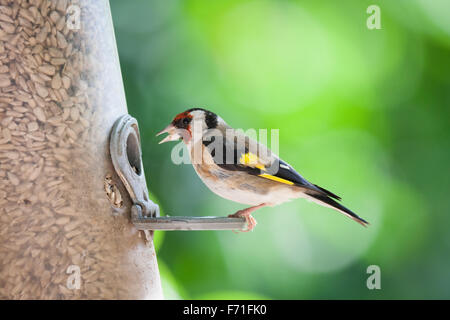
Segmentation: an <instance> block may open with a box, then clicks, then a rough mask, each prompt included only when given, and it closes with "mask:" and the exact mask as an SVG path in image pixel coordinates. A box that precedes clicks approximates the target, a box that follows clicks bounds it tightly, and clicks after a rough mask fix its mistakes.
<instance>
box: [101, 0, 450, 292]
mask: <svg viewBox="0 0 450 320" xmlns="http://www.w3.org/2000/svg"><path fill="white" fill-rule="evenodd" d="M110 3H111V9H112V14H113V21H114V26H115V31H116V37H117V44H118V50H119V55H120V60H121V67H122V73H123V78H124V84H125V90H126V95H127V102H128V108H129V112H130V114H132V115H133V116H135V117H136V118H137V119H138V120H139V125H140V130H141V134H142V140H143V152H144V154H143V157H144V165H145V171H146V175H147V180H148V184H149V188H150V192H151V193H152V194H153V196H154V198H155V199H157V200H156V201H157V202H158V203H159V205H160V207H161V209H162V211H164V212H165V213H166V214H169V215H188V216H201V215H217V216H225V215H227V214H230V213H233V212H235V211H236V210H238V209H241V208H243V206H242V205H239V204H236V203H232V202H230V201H227V200H224V199H222V198H219V197H218V196H216V195H214V194H213V193H212V192H211V191H209V190H208V189H207V187H206V186H204V185H203V183H202V182H201V181H200V179H199V178H198V177H197V176H196V173H195V172H194V170H193V168H192V167H191V165H178V166H177V165H175V164H173V163H172V162H171V160H170V156H171V151H172V148H173V147H174V145H175V144H174V143H173V144H169V143H168V144H164V145H158V144H157V142H158V141H159V140H160V139H159V138H156V137H155V133H156V132H157V131H159V130H161V129H162V128H163V127H165V126H166V125H167V124H168V123H169V122H170V121H171V119H172V117H173V116H174V115H176V114H177V113H179V112H181V111H184V110H185V109H187V108H191V107H205V108H208V109H210V110H212V111H214V112H216V113H218V114H219V115H220V116H221V117H222V118H224V119H225V120H226V121H227V122H228V123H229V124H230V125H232V126H233V127H235V128H243V129H248V128H267V129H280V156H281V158H283V159H284V160H286V161H287V162H289V163H290V164H292V165H293V166H294V167H295V168H297V170H298V171H299V172H300V173H301V174H302V175H303V176H304V177H305V178H307V179H309V180H310V181H312V182H314V183H317V184H319V185H321V186H323V187H325V188H327V189H330V190H331V191H333V192H336V193H337V194H339V195H341V196H342V197H343V203H344V204H345V205H347V206H348V207H350V208H351V209H352V210H354V211H356V212H357V213H358V214H359V215H361V216H362V217H364V218H365V219H367V220H368V221H370V223H371V226H370V227H369V228H367V229H365V228H362V227H361V226H360V225H358V224H356V223H355V222H353V221H351V220H350V219H347V218H345V217H344V216H342V215H340V214H337V213H336V212H334V211H332V210H331V209H328V208H323V207H320V206H317V205H315V204H312V203H308V202H306V201H304V200H297V201H293V202H290V203H287V204H283V205H281V206H278V207H275V208H264V209H262V210H260V211H258V212H257V213H256V214H255V217H256V219H257V221H258V226H257V227H256V228H255V230H254V231H253V232H251V233H240V234H235V233H233V232H231V231H229V232H228V231H221V232H219V231H217V232H213V231H211V232H210V231H204V232H200V231H199V232H166V233H162V232H157V233H156V238H155V244H156V245H157V247H158V259H159V264H160V269H161V270H160V271H161V276H162V281H163V289H164V292H165V296H166V297H167V298H169V299H177V298H182V299H184V298H187V299H204V298H206V299H208V298H212V299H214V298H217V299H222V298H223V299H226V298H235V299H247V298H268V299H305V298H307V299H356V298H361V299H368V298H375V299H379V298H386V299H391V298H399V299H403V298H447V299H448V298H450V232H449V230H448V228H449V226H450V200H449V198H450V197H449V195H448V194H447V193H448V192H449V190H450V177H449V169H448V165H449V163H450V143H449V141H450V130H449V128H450V120H449V119H450V109H449V107H450V20H449V13H450V2H449V1H447V0H440V1H438V0H396V1H360V0H355V1H335V0H328V1H264V0H263V1H233V0H227V1H173V0H170V1H167V0H158V1H153V0H152V1H150V0H133V1H123V0H111V2H110ZM371 4H377V5H379V6H380V8H381V26H382V29H381V30H369V29H368V28H367V26H366V20H367V18H368V17H369V14H367V13H366V9H367V7H368V6H369V5H371ZM373 264H374V265H378V266H380V268H381V290H368V289H367V287H366V280H367V277H368V276H369V275H368V274H367V273H366V269H367V267H368V266H369V265H373Z"/></svg>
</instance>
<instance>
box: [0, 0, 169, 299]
mask: <svg viewBox="0 0 450 320" xmlns="http://www.w3.org/2000/svg"><path fill="white" fill-rule="evenodd" d="M1 4H2V5H0V14H1V16H2V18H1V19H0V123H1V130H0V181H1V182H0V299H144V298H161V297H162V293H161V285H160V279H159V273H158V267H157V262H156V256H155V250H154V247H153V242H152V238H151V236H150V234H149V233H148V232H143V231H140V230H138V229H137V228H136V227H135V226H134V225H133V224H132V223H130V211H131V209H132V207H134V206H135V202H136V201H135V200H136V199H143V198H142V197H143V194H142V193H141V194H140V195H138V197H137V198H135V199H132V198H131V197H130V194H131V193H129V190H127V188H126V187H127V186H125V185H124V184H123V182H122V181H123V180H121V177H119V175H118V174H117V173H116V168H115V167H114V166H113V161H112V158H111V155H110V145H111V143H110V142H111V141H110V133H111V130H112V127H113V125H114V123H116V122H117V119H119V118H120V117H121V116H123V115H126V114H127V107H126V102H125V96H124V90H123V84H122V78H121V72H120V67H119V61H118V55H117V50H116V44H115V39H114V32H113V27H112V22H111V15H110V9H109V4H108V1H107V0H95V1H92V0H78V1H70V2H69V1H68V0H28V1H25V0H24V1H19V0H15V1H14V0H5V1H1ZM136 142H137V141H133V140H132V139H131V140H128V141H126V142H124V144H125V145H127V146H128V154H126V155H125V156H127V157H129V159H128V160H129V161H128V164H127V165H129V166H130V168H133V165H134V169H133V170H141V171H140V172H138V171H136V173H137V174H138V176H139V174H141V178H140V179H141V180H140V183H142V182H143V181H145V179H143V178H142V177H143V171H142V168H141V167H140V165H141V163H140V154H137V153H136V150H137V149H136V145H135V144H136ZM138 162H139V163H138ZM137 166H139V167H137ZM141 192H142V190H141ZM145 192H146V191H145ZM147 200H148V199H147ZM146 203H147V204H151V203H150V202H146ZM153 208H155V207H153ZM155 210H156V209H155Z"/></svg>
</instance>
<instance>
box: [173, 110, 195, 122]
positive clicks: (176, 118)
mask: <svg viewBox="0 0 450 320" xmlns="http://www.w3.org/2000/svg"><path fill="white" fill-rule="evenodd" d="M184 118H189V119H192V115H191V114H190V113H189V112H188V111H185V112H182V113H180V114H177V115H176V116H175V118H173V121H177V120H180V119H184Z"/></svg>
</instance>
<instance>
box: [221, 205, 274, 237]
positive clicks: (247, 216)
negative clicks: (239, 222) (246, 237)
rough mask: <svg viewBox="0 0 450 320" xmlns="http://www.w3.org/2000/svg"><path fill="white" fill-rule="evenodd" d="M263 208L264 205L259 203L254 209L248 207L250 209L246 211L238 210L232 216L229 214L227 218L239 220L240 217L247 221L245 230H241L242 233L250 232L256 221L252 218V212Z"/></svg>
mask: <svg viewBox="0 0 450 320" xmlns="http://www.w3.org/2000/svg"><path fill="white" fill-rule="evenodd" d="M265 206H267V204H266V203H261V204H259V205H257V206H254V207H250V208H247V209H243V210H239V211H237V212H236V213H234V214H230V215H229V216H228V217H230V218H241V217H244V218H245V221H247V229H245V230H242V231H243V232H248V231H252V230H253V228H254V227H255V226H256V220H255V218H253V217H252V212H253V211H255V210H257V209H259V208H262V207H265Z"/></svg>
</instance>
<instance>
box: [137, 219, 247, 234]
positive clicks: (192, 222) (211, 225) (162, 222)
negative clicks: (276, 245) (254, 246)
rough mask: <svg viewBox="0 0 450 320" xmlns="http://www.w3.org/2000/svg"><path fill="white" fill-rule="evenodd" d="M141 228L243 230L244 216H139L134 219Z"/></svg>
mask: <svg viewBox="0 0 450 320" xmlns="http://www.w3.org/2000/svg"><path fill="white" fill-rule="evenodd" d="M133 224H134V225H135V226H136V228H137V229H139V230H166V231H170V230H181V231H182V230H186V231H188V230H243V229H244V228H246V227H247V223H246V221H245V219H244V218H227V217H156V218H152V217H149V218H146V217H139V218H136V219H133Z"/></svg>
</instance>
